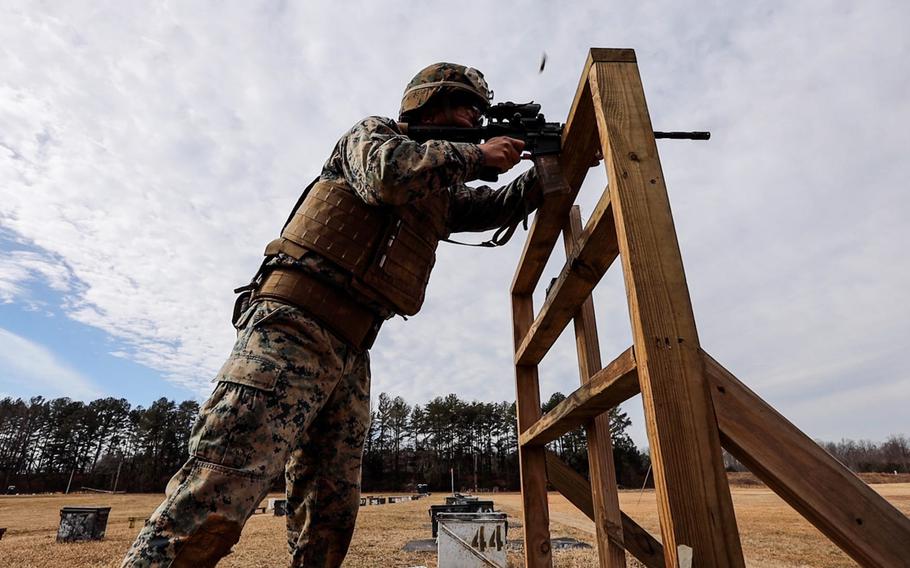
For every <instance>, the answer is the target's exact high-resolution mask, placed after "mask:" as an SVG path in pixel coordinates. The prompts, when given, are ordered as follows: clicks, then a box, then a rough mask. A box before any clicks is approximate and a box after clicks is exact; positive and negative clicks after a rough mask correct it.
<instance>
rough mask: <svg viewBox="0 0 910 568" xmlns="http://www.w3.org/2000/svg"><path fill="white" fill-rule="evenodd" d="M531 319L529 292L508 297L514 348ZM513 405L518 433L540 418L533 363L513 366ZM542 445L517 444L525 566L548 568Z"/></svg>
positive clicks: (551, 557)
mask: <svg viewBox="0 0 910 568" xmlns="http://www.w3.org/2000/svg"><path fill="white" fill-rule="evenodd" d="M533 321H534V306H533V303H532V299H531V296H530V295H513V296H512V326H513V328H514V331H515V346H516V347H517V346H518V345H519V343H520V342H521V340H522V338H524V336H525V334H526V333H527V332H528V328H530V327H531V322H533ZM515 382H516V393H515V408H516V411H517V413H518V433H519V435H520V434H521V433H522V432H524V431H525V430H527V429H528V428H530V427H531V426H532V425H533V424H534V423H535V422H537V420H538V419H539V418H540V415H541V410H540V386H539V381H538V376H537V365H517V366H516V367H515ZM544 452H545V449H544V446H526V447H522V446H521V444H519V445H518V463H519V467H520V469H521V500H522V505H523V508H522V516H523V522H524V537H525V567H526V568H540V567H546V568H550V567H551V566H552V565H553V556H552V552H551V550H550V511H549V505H548V503H547V462H546V454H545V453H544Z"/></svg>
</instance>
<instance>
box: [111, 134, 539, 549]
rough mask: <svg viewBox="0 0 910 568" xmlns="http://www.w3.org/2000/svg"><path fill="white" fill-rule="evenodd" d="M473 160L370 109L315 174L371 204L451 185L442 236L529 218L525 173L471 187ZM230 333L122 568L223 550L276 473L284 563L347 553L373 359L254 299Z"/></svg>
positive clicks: (314, 265) (463, 149) (310, 258)
mask: <svg viewBox="0 0 910 568" xmlns="http://www.w3.org/2000/svg"><path fill="white" fill-rule="evenodd" d="M481 166H483V154H482V152H481V151H480V149H479V148H478V147H477V146H476V145H474V144H462V143H453V142H447V141H430V142H426V143H423V144H418V143H416V142H414V141H413V140H410V139H409V138H407V137H406V136H403V135H402V134H401V133H400V132H399V131H398V128H397V124H396V122H395V121H393V120H391V119H388V118H382V117H369V118H367V119H365V120H363V121H361V122H359V123H358V124H356V125H355V126H354V127H353V128H352V129H351V130H350V131H349V132H348V133H346V134H345V135H344V136H342V138H341V139H340V140H339V141H338V143H337V144H336V145H335V148H334V150H333V152H332V154H331V156H330V157H329V160H328V161H327V162H326V164H325V166H324V168H323V170H322V173H321V177H322V178H323V179H326V180H334V181H345V182H346V183H347V184H348V185H349V186H350V187H352V188H353V189H354V190H355V192H356V193H357V194H358V195H359V196H360V197H361V198H363V200H364V201H365V202H366V203H369V204H373V205H377V206H385V205H393V206H394V205H401V204H404V203H409V202H412V201H417V200H419V199H422V198H424V197H428V196H430V195H432V194H433V193H434V192H441V191H446V192H450V193H451V200H450V207H449V211H448V218H447V220H446V222H447V227H448V229H449V231H450V232H459V231H484V230H488V229H493V228H498V227H500V226H502V225H506V224H509V223H511V222H512V221H513V220H515V219H517V218H519V217H520V216H521V215H523V214H524V213H525V210H526V203H528V202H530V203H531V205H532V206H531V209H532V210H533V208H534V206H536V204H537V201H538V200H539V195H538V194H535V192H536V191H537V183H536V180H537V177H536V174H535V172H534V170H533V169H531V170H529V171H528V172H526V173H524V174H523V175H521V176H519V177H518V178H517V179H516V180H515V181H513V182H512V183H510V184H508V185H506V186H505V187H503V188H502V189H499V190H494V189H492V188H490V187H486V186H481V187H467V186H466V185H465V182H467V181H471V180H473V179H476V178H477V175H478V173H479V171H480V168H481ZM269 262H270V263H280V264H283V265H290V266H293V267H295V268H299V269H301V270H304V271H307V272H310V273H312V274H313V275H315V276H317V277H319V278H320V279H323V280H324V281H327V282H329V283H331V284H334V285H337V286H339V287H342V288H346V287H347V286H346V285H347V282H348V280H349V275H347V274H345V273H343V272H342V271H341V270H340V269H339V268H337V267H336V266H335V265H334V264H332V263H331V262H329V261H328V260H326V259H324V258H322V257H320V256H318V255H315V254H312V253H308V254H307V255H305V256H304V257H303V258H301V259H292V258H289V257H286V256H283V255H280V256H278V257H275V258H273V259H271V260H270V261H269ZM349 292H350V293H351V294H352V295H353V296H354V297H355V298H356V299H358V300H361V301H363V303H365V304H368V301H367V300H366V299H364V298H362V297H359V296H358V295H357V294H356V292H354V291H351V290H349ZM368 305H369V307H371V308H372V309H374V310H376V311H377V313H380V314H383V315H389V316H391V314H392V312H391V311H390V310H388V309H387V308H385V307H383V306H378V305H374V304H368ZM237 327H238V332H239V333H238V338H237V342H236V344H235V346H234V349H233V351H232V353H231V355H230V357H229V358H228V360H227V362H226V363H225V365H224V366H223V367H222V369H221V371H219V373H218V375H217V377H216V381H218V384H217V386H216V388H215V390H214V392H213V393H212V395H211V397H210V398H209V400H208V401H207V402H206V403H205V404H204V405H203V406H202V408H201V409H200V416H199V419H198V421H197V422H196V425H195V426H194V428H193V432H192V436H191V440H190V458H189V460H188V461H187V462H186V464H184V466H183V467H182V468H181V469H180V471H178V472H177V473H176V474H175V475H174V477H173V478H172V479H171V481H170V483H169V484H168V486H167V489H166V491H165V500H164V502H163V503H162V504H161V505H160V506H159V507H158V509H157V510H156V511H155V512H154V513H153V514H152V516H151V518H150V519H149V521H148V522H147V523H146V525H145V527H143V529H142V531H141V532H140V534H139V536H138V537H137V539H136V541H135V542H134V543H133V546H132V547H131V548H130V550H129V552H128V554H127V556H126V558H125V559H124V561H123V566H141V567H152V566H154V567H167V566H174V567H182V566H192V567H205V566H213V565H214V564H215V563H216V562H217V561H218V560H219V559H220V558H221V557H223V556H224V555H226V554H228V553H229V552H230V549H231V547H232V546H233V545H234V544H235V543H236V542H237V540H238V539H239V538H240V532H241V529H242V528H243V525H244V523H246V520H247V519H248V518H249V517H250V515H251V514H252V513H253V511H254V510H255V508H256V507H258V506H259V503H260V502H261V501H262V499H263V498H264V497H265V495H266V493H267V491H268V488H269V485H270V484H271V482H272V480H273V479H274V477H275V476H277V475H279V474H280V473H281V471H282V470H283V471H284V473H285V476H286V480H287V497H288V502H287V504H288V516H287V525H288V526H287V529H288V548H289V551H290V553H291V559H290V565H291V566H306V567H337V566H340V565H341V562H342V560H343V559H344V556H345V554H346V552H347V549H348V545H349V543H350V539H351V535H352V533H353V529H354V521H355V519H356V517H357V511H358V508H359V496H360V466H361V459H362V450H363V442H364V438H365V436H366V432H367V429H368V426H369V420H370V412H369V383H370V371H369V354H368V353H367V352H357V351H356V350H354V349H353V348H351V347H349V346H348V345H346V344H345V343H344V342H343V341H341V340H340V339H338V338H337V337H336V336H335V335H333V334H332V333H331V332H329V331H328V330H326V329H325V328H324V327H322V326H321V325H320V324H319V323H318V322H316V321H315V320H313V319H311V318H309V317H308V316H306V314H304V313H303V312H301V311H300V310H298V309H297V308H295V307H292V306H289V305H286V304H283V303H280V302H275V301H260V302H256V303H254V304H253V305H252V306H250V307H249V308H248V309H247V310H246V312H245V313H244V314H243V316H242V317H241V318H240V320H238V322H237Z"/></svg>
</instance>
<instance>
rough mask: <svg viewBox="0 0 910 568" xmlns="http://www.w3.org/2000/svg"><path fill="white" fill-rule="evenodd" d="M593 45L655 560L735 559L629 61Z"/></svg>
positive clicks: (710, 420) (692, 340)
mask: <svg viewBox="0 0 910 568" xmlns="http://www.w3.org/2000/svg"><path fill="white" fill-rule="evenodd" d="M611 51H614V50H601V54H600V57H599V58H598V60H597V61H595V63H594V64H593V65H592V67H591V71H590V75H589V82H590V86H591V94H592V96H593V98H594V113H595V116H596V119H597V125H598V130H599V133H600V142H601V148H602V151H603V155H604V159H605V165H606V167H607V174H608V178H609V191H610V203H611V205H612V207H613V214H614V218H615V222H616V229H617V237H618V242H619V249H620V257H621V259H622V267H623V277H624V279H625V284H626V294H627V296H628V302H629V313H630V319H631V323H632V336H633V340H634V347H635V358H636V360H637V364H638V375H639V381H640V383H641V391H642V398H643V402H644V408H645V418H646V427H647V431H648V441H649V444H650V447H651V461H652V463H653V466H654V480H655V485H656V488H657V497H658V510H659V517H660V525H661V534H662V537H663V538H662V541H663V545H664V554H665V560H666V564H667V566H668V567H673V568H675V567H677V566H678V562H679V561H678V550H679V548H678V547H682V546H686V547H691V548H692V549H693V563H692V565H693V566H699V567H725V568H726V567H733V568H736V567H742V566H744V565H745V563H744V560H743V554H742V548H741V545H740V541H739V533H738V531H737V528H736V519H735V517H734V514H733V503H732V499H731V497H730V491H729V487H728V485H727V478H726V475H725V473H724V469H723V462H722V459H721V449H720V438H719V435H718V431H717V424H716V420H715V416H714V408H713V406H712V402H711V398H710V395H709V392H708V389H707V386H706V381H705V378H704V373H703V362H702V358H701V355H700V352H699V342H698V335H697V333H696V329H695V318H694V315H693V313H692V306H691V302H690V299H689V291H688V288H687V286H686V280H685V274H684V271H683V264H682V257H681V256H680V252H679V245H678V243H677V239H676V231H675V228H674V226H673V218H672V216H671V213H670V204H669V199H668V197H667V189H666V186H665V185H664V179H663V173H662V171H661V167H660V160H659V158H658V154H657V145H656V143H655V140H654V133H653V128H652V126H651V120H650V117H649V115H648V109H647V105H646V103H645V96H644V91H643V89H642V85H641V79H640V77H639V73H638V65H637V64H636V63H635V59H634V54H633V57H631V58H630V57H629V56H628V50H615V51H616V53H615V55H616V57H613V56H612V55H611V54H610V52H611Z"/></svg>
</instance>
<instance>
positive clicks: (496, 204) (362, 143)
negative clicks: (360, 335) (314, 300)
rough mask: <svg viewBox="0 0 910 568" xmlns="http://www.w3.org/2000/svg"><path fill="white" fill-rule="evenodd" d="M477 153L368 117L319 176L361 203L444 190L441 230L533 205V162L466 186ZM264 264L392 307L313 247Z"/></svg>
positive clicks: (472, 227)
mask: <svg viewBox="0 0 910 568" xmlns="http://www.w3.org/2000/svg"><path fill="white" fill-rule="evenodd" d="M482 166H483V154H482V152H481V151H480V149H479V148H478V147H477V145H475V144H466V143H456V142H448V141H445V140H430V141H428V142H425V143H423V144H418V143H417V142H415V141H413V140H411V139H410V138H408V137H406V136H404V135H402V134H401V132H400V131H399V130H398V123H397V122H395V121H394V120H392V119H390V118H385V117H380V116H371V117H367V118H365V119H364V120H361V121H360V122H358V123H357V124H355V125H354V126H353V127H352V128H351V129H350V130H349V131H348V132H347V133H346V134H345V135H344V136H342V137H341V139H339V140H338V142H337V143H336V144H335V147H334V149H333V150H332V154H331V155H330V156H329V159H328V160H326V163H325V165H324V166H323V168H322V172H321V173H320V176H319V179H322V180H325V181H334V182H338V183H346V184H348V185H349V186H350V187H351V188H352V189H353V190H354V191H355V192H356V193H357V195H359V196H360V197H361V198H362V199H363V200H364V201H365V202H366V203H369V204H372V205H377V206H383V205H400V204H403V203H408V202H411V201H417V200H420V199H423V198H425V197H429V196H431V195H433V194H434V193H436V192H442V191H445V192H449V193H451V196H452V198H451V199H450V201H449V203H450V205H449V213H448V219H446V225H447V228H448V232H449V233H459V232H465V231H474V232H478V231H487V230H490V229H498V228H499V227H502V226H504V225H509V224H511V223H513V222H515V221H517V220H518V219H520V218H522V217H523V216H524V215H525V214H526V213H528V212H531V211H534V209H535V208H536V207H537V206H538V205H539V203H540V199H541V196H540V188H539V185H538V184H537V172H536V171H535V169H534V168H531V169H529V170H528V171H526V172H525V173H523V174H521V175H520V176H518V177H517V178H516V179H515V180H513V181H512V182H511V183H508V184H506V185H504V186H502V187H501V188H498V189H494V188H492V187H490V186H487V185H479V186H472V187H469V186H467V185H465V182H467V181H471V180H474V179H476V178H477V176H478V174H479V172H480V169H481V167H482ZM269 264H271V265H282V266H291V267H295V268H299V269H301V270H303V271H306V272H308V273H310V274H312V275H313V276H315V277H317V278H319V279H320V280H323V281H324V282H326V283H328V284H331V285H334V286H336V287H339V288H342V289H347V290H348V292H349V293H350V294H351V295H352V296H353V297H355V298H356V299H357V300H358V301H359V302H360V303H362V304H364V305H365V306H367V307H368V308H370V309H372V310H373V311H375V312H376V313H378V314H380V315H381V316H385V317H391V316H392V315H393V314H394V312H393V311H392V310H390V309H389V308H388V307H386V306H382V305H379V304H376V303H374V302H373V301H371V300H370V299H369V298H366V297H365V296H362V295H361V294H359V293H358V292H357V290H354V289H351V288H350V286H349V285H348V284H349V280H350V275H348V274H347V273H346V272H344V271H342V270H339V269H338V268H337V267H336V266H335V264H333V263H332V262H330V261H328V260H326V259H325V258H323V257H321V256H320V255H318V254H315V253H306V254H305V255H304V256H303V257H302V258H300V259H299V260H297V259H292V258H290V257H287V256H284V255H279V256H277V257H275V258H274V259H272V260H270V261H269Z"/></svg>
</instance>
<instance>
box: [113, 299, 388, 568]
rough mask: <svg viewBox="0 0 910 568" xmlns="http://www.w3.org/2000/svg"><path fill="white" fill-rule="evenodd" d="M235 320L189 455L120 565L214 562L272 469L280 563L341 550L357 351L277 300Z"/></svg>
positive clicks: (356, 483)
mask: <svg viewBox="0 0 910 568" xmlns="http://www.w3.org/2000/svg"><path fill="white" fill-rule="evenodd" d="M238 326H239V327H240V330H239V333H238V337H237V341H236V343H235V345H234V349H233V351H232V353H231V355H230V357H229V358H228V360H227V362H226V363H225V365H224V366H223V367H222V369H221V371H220V372H219V373H218V376H217V377H216V379H217V380H218V381H219V382H218V386H217V387H216V388H215V391H214V392H213V393H212V395H211V397H210V398H209V400H208V401H207V402H206V403H205V404H204V405H203V407H202V408H201V410H200V416H199V419H198V421H197V422H196V424H195V426H194V427H193V432H192V436H191V439H190V458H189V460H188V461H187V462H186V464H184V466H183V467H182V468H181V469H180V471H178V472H177V474H176V475H175V476H174V477H173V478H172V479H171V481H170V483H168V486H167V489H166V491H165V500H164V502H163V503H162V504H161V505H160V506H159V507H158V509H157V510H156V511H155V512H154V513H153V514H152V516H151V518H150V519H149V520H148V521H147V523H146V525H145V527H144V528H143V529H142V531H141V532H140V534H139V536H138V538H137V539H136V541H135V542H134V543H133V546H132V548H131V549H130V551H129V552H128V554H127V557H126V559H125V560H124V562H123V566H137V567H138V566H143V567H146V566H147V567H152V566H155V567H166V566H174V567H177V566H180V567H183V566H192V567H203V566H214V565H215V563H216V562H217V561H218V560H219V559H220V558H221V557H223V556H224V555H225V554H227V553H228V552H229V551H230V549H231V547H232V546H233V545H234V543H236V542H237V540H238V539H239V538H240V531H241V529H242V527H243V525H244V523H246V520H247V519H248V518H249V517H250V515H252V513H253V512H254V510H255V508H256V507H258V506H259V503H260V502H261V501H262V500H263V499H264V498H265V496H266V494H267V492H268V489H269V486H270V485H271V482H272V480H273V479H274V478H275V476H276V475H278V474H280V473H281V471H282V469H283V470H284V473H285V476H286V480H287V487H288V494H287V497H288V503H287V505H288V516H287V527H288V548H289V551H290V553H291V564H290V565H291V566H307V567H311V566H312V567H323V566H325V567H337V566H340V565H341V562H342V560H343V559H344V556H345V553H346V552H347V548H348V544H349V543H350V540H351V535H352V534H353V530H354V521H355V519H356V517H357V511H358V507H359V502H360V465H361V454H362V450H363V442H364V438H365V436H366V432H367V429H368V427H369V420H370V370H369V354H368V353H367V352H356V351H355V350H353V349H352V348H350V347H348V346H347V345H346V344H344V343H343V342H342V341H341V340H339V339H338V338H336V337H335V336H334V335H332V334H331V333H329V332H327V331H326V330H324V329H323V328H322V326H320V325H319V324H318V323H317V322H315V321H314V320H312V319H310V318H309V317H307V316H306V315H304V314H303V313H302V312H301V311H300V310H298V309H297V308H295V307H292V306H289V305H286V304H283V303H281V302H274V301H261V302H257V303H255V304H253V305H252V306H251V307H250V308H249V309H248V310H247V312H246V313H245V314H244V316H243V318H242V319H241V320H240V321H239V322H238Z"/></svg>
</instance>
